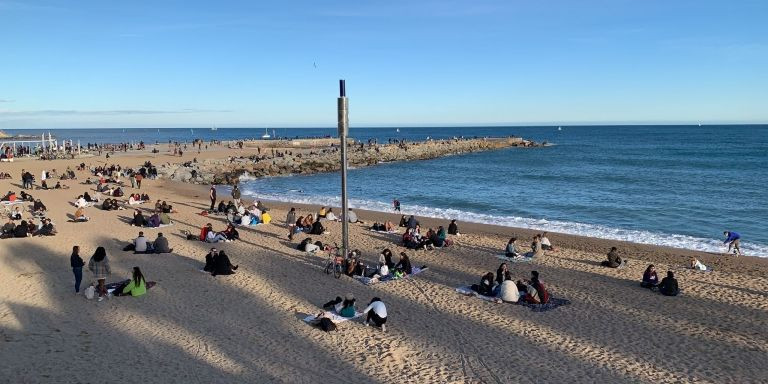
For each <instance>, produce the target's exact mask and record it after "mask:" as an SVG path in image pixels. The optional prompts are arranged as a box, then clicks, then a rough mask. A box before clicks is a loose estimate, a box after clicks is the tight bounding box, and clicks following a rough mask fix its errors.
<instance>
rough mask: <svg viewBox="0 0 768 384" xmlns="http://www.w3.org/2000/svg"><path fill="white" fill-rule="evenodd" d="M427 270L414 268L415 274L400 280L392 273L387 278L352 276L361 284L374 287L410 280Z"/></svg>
mask: <svg viewBox="0 0 768 384" xmlns="http://www.w3.org/2000/svg"><path fill="white" fill-rule="evenodd" d="M426 270H427V268H419V267H412V268H411V271H412V272H413V273H411V274H410V275H405V276H404V277H401V278H399V279H396V278H394V277H393V276H392V274H391V273H390V274H389V275H387V276H385V277H384V278H378V277H365V276H352V277H354V278H355V280H357V281H359V282H361V283H363V284H365V285H373V284H378V283H389V282H392V281H398V280H403V279H407V278H409V277H411V276H414V275H418V274H419V273H422V272H424V271H426Z"/></svg>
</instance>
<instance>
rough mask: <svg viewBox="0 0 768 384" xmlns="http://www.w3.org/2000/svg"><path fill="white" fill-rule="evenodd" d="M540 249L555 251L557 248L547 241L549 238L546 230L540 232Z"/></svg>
mask: <svg viewBox="0 0 768 384" xmlns="http://www.w3.org/2000/svg"><path fill="white" fill-rule="evenodd" d="M541 249H543V250H545V251H552V252H557V249H556V248H555V247H554V246H553V245H552V243H551V242H550V241H549V238H547V232H544V233H542V234H541Z"/></svg>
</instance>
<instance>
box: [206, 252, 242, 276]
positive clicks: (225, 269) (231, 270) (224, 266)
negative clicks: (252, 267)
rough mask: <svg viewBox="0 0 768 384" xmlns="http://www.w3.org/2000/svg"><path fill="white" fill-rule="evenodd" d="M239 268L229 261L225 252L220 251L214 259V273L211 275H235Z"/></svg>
mask: <svg viewBox="0 0 768 384" xmlns="http://www.w3.org/2000/svg"><path fill="white" fill-rule="evenodd" d="M237 267H238V265H232V263H231V262H230V261H229V257H228V256H227V254H226V253H224V251H220V252H219V253H218V254H216V257H214V258H213V272H211V275H212V276H217V275H234V274H235V271H236V270H237Z"/></svg>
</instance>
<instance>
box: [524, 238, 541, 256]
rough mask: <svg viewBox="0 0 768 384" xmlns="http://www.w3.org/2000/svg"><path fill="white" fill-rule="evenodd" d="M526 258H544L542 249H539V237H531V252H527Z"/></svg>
mask: <svg viewBox="0 0 768 384" xmlns="http://www.w3.org/2000/svg"><path fill="white" fill-rule="evenodd" d="M525 256H527V257H536V258H538V257H542V256H544V249H543V248H542V247H541V237H540V235H535V236H533V242H532V243H531V252H528V253H527V254H526V255H525Z"/></svg>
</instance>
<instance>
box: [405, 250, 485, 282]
mask: <svg viewBox="0 0 768 384" xmlns="http://www.w3.org/2000/svg"><path fill="white" fill-rule="evenodd" d="M395 270H397V271H399V272H402V273H405V274H406V275H410V274H412V273H413V267H412V266H411V258H410V257H408V255H407V254H406V253H405V252H400V261H398V262H397V264H395ZM491 279H493V278H491Z"/></svg>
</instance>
